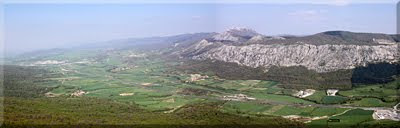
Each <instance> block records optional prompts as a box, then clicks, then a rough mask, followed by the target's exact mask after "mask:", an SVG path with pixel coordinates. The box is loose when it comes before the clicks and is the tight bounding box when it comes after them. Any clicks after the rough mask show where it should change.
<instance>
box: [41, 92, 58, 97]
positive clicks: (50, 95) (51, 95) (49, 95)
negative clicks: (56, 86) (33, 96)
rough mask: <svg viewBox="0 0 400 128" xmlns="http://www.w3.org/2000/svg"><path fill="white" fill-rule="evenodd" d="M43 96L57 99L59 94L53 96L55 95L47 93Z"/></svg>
mask: <svg viewBox="0 0 400 128" xmlns="http://www.w3.org/2000/svg"><path fill="white" fill-rule="evenodd" d="M44 95H45V96H46V97H57V96H60V95H61V94H55V93H52V92H47V93H45V94H44Z"/></svg>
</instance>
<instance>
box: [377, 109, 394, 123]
mask: <svg viewBox="0 0 400 128" xmlns="http://www.w3.org/2000/svg"><path fill="white" fill-rule="evenodd" d="M372 117H373V118H374V119H375V120H394V121H400V113H397V111H396V110H375V111H374V114H372Z"/></svg>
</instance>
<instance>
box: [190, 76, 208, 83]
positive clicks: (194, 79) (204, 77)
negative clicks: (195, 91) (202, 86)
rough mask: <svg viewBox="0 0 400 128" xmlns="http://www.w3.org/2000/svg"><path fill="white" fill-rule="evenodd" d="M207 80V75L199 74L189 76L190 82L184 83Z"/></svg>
mask: <svg viewBox="0 0 400 128" xmlns="http://www.w3.org/2000/svg"><path fill="white" fill-rule="evenodd" d="M206 78H208V76H207V75H205V76H202V75H200V74H190V80H188V81H186V82H195V81H199V80H204V79H206Z"/></svg>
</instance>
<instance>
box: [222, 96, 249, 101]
mask: <svg viewBox="0 0 400 128" xmlns="http://www.w3.org/2000/svg"><path fill="white" fill-rule="evenodd" d="M255 99H256V98H253V97H248V96H247V95H245V94H235V95H232V96H223V100H228V101H248V100H255Z"/></svg>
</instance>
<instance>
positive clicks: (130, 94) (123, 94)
mask: <svg viewBox="0 0 400 128" xmlns="http://www.w3.org/2000/svg"><path fill="white" fill-rule="evenodd" d="M133 94H134V93H121V94H119V95H120V96H132V95H133Z"/></svg>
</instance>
